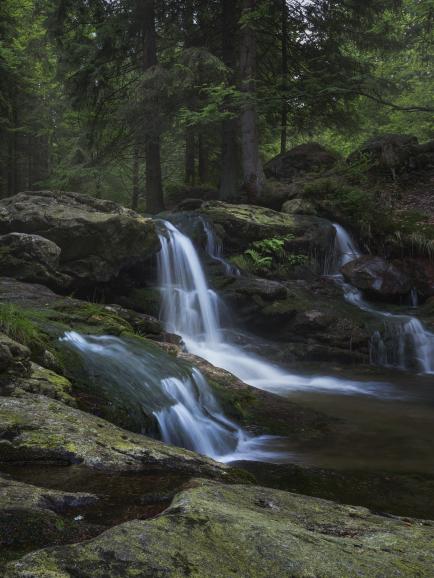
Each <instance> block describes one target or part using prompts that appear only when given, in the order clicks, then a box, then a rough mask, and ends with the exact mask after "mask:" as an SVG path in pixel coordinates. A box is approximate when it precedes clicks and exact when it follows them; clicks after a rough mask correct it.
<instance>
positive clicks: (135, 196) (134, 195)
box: [131, 145, 140, 211]
mask: <svg viewBox="0 0 434 578" xmlns="http://www.w3.org/2000/svg"><path fill="white" fill-rule="evenodd" d="M139 168H140V165H139V147H138V146H137V145H135V146H134V151H133V175H132V176H133V179H132V180H133V189H132V191H131V208H132V209H133V211H135V210H136V209H137V206H138V204H139V176H140V175H139Z"/></svg>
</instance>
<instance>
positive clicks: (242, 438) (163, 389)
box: [61, 331, 288, 462]
mask: <svg viewBox="0 0 434 578" xmlns="http://www.w3.org/2000/svg"><path fill="white" fill-rule="evenodd" d="M61 341H62V342H63V343H64V344H65V345H67V346H69V347H71V348H73V349H74V350H75V351H77V352H78V353H79V354H80V358H81V360H82V363H83V365H84V368H85V371H86V374H87V375H88V376H89V377H90V378H91V379H92V380H93V381H97V382H98V387H99V389H100V390H101V391H103V392H105V393H106V394H107V397H108V399H110V400H111V402H112V403H113V405H118V406H119V407H121V408H123V409H124V410H126V412H127V413H128V415H129V416H130V418H131V420H132V421H133V422H134V423H136V424H137V425H138V427H140V424H145V423H147V422H149V417H150V416H154V418H155V419H156V421H157V423H158V426H159V431H160V434H161V438H162V440H163V441H164V442H166V443H169V444H171V445H176V446H180V447H184V448H187V449H190V450H194V451H196V452H198V453H201V454H204V455H206V456H209V457H211V458H213V459H215V460H218V461H221V462H229V461H234V460H237V461H240V460H249V461H263V462H267V461H268V462H273V461H284V460H285V459H287V458H288V456H286V455H283V454H282V453H280V452H277V451H271V450H269V449H267V448H268V447H269V446H271V445H272V444H273V445H276V441H275V440H276V438H275V437H272V436H260V437H256V438H254V437H252V436H250V435H248V434H247V433H246V432H245V431H244V430H243V429H242V428H240V427H239V426H238V425H237V424H235V423H234V422H232V421H231V420H229V419H227V418H226V417H225V415H224V414H223V411H222V409H221V408H220V405H219V403H218V402H217V400H216V399H215V397H214V395H213V394H212V392H211V390H210V387H209V385H208V383H207V381H206V379H205V378H204V376H203V375H202V374H201V373H200V371H198V370H197V369H193V370H191V368H190V367H188V366H187V365H185V366H184V365H182V364H179V363H178V362H176V360H172V359H171V358H170V356H168V355H165V354H163V355H161V353H160V352H158V351H156V352H155V353H154V352H150V351H146V350H144V349H143V347H140V346H139V345H138V344H137V343H134V341H132V340H127V339H120V338H118V337H113V336H108V335H107V336H87V335H86V336H84V335H80V334H78V333H75V332H73V331H71V332H67V333H65V335H64V336H63V337H62V338H61ZM137 425H136V427H137ZM142 433H146V432H144V431H142Z"/></svg>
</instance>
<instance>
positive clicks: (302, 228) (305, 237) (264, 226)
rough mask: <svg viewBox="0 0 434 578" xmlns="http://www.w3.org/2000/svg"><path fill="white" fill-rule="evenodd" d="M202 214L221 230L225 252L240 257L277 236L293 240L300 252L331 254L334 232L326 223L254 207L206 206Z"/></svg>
mask: <svg viewBox="0 0 434 578" xmlns="http://www.w3.org/2000/svg"><path fill="white" fill-rule="evenodd" d="M200 214H201V215H203V216H204V217H206V218H207V219H208V220H209V221H210V222H211V223H212V224H213V225H214V226H218V227H220V231H221V232H222V237H223V239H222V240H223V243H224V248H225V252H227V253H229V254H231V253H240V252H242V251H243V250H245V249H246V248H248V247H249V245H250V244H251V243H253V242H254V241H260V240H262V239H269V238H272V237H276V236H288V235H290V236H293V237H294V240H293V242H292V245H293V247H294V249H297V250H298V251H300V252H303V251H304V252H307V253H309V252H310V251H312V252H313V251H318V252H326V251H328V250H329V248H330V246H331V244H332V243H333V240H334V237H335V234H336V232H335V229H334V227H333V225H332V224H331V223H329V222H328V221H326V220H325V219H321V218H319V217H315V216H308V215H288V214H284V213H279V212H278V211H273V210H271V209H266V208H264V207H258V206H255V205H231V204H228V203H222V202H209V203H204V204H203V205H202V208H201V209H200Z"/></svg>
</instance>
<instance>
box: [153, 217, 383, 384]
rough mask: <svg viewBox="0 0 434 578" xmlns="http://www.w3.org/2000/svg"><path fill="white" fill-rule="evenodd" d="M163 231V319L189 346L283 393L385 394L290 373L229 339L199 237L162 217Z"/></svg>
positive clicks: (248, 380) (160, 262)
mask: <svg viewBox="0 0 434 578" xmlns="http://www.w3.org/2000/svg"><path fill="white" fill-rule="evenodd" d="M159 237H160V242H161V251H160V253H159V255H158V271H159V285H160V290H161V296H162V307H161V320H162V322H163V323H164V325H165V327H166V329H167V330H168V331H170V332H172V333H177V334H178V335H180V336H181V337H182V339H183V342H184V344H185V346H186V349H187V350H188V351H189V352H191V353H193V354H195V355H198V356H199V357H202V358H204V359H206V360H207V361H209V362H210V363H212V364H213V365H215V366H217V367H221V368H223V369H226V370H227V371H229V372H231V373H232V374H234V375H235V376H237V377H238V378H240V379H241V380H242V381H244V382H245V383H247V384H249V385H252V386H253V387H256V388H258V389H263V390H267V391H270V392H273V393H277V394H279V395H287V394H288V392H290V391H294V390H301V389H308V390H310V391H313V390H318V391H335V390H340V391H341V392H342V393H346V394H354V393H359V394H367V395H381V392H380V389H381V388H380V386H379V385H378V384H372V383H359V382H353V381H348V380H343V379H336V378H334V377H328V376H320V377H319V376H314V377H304V376H301V375H296V374H289V373H288V372H286V371H284V370H283V369H281V368H280V367H277V366H276V365H273V364H271V363H268V362H267V361H265V360H263V359H261V358H260V357H259V356H256V355H253V354H251V353H247V352H246V351H244V350H243V348H242V347H240V346H239V345H235V344H234V343H231V342H230V341H229V340H227V339H225V331H224V328H223V327H222V326H221V323H220V311H221V307H222V304H221V301H220V298H219V297H218V295H217V294H216V293H215V292H214V291H212V290H211V289H210V288H209V287H208V285H207V282H206V278H205V274H204V271H203V268H202V265H201V263H200V260H199V257H198V254H197V251H196V249H195V247H194V245H193V243H192V242H191V240H190V239H189V238H188V237H186V236H185V235H184V234H183V233H181V231H179V230H178V229H177V228H176V227H175V226H174V225H172V224H171V223H168V222H166V221H161V232H160V234H159Z"/></svg>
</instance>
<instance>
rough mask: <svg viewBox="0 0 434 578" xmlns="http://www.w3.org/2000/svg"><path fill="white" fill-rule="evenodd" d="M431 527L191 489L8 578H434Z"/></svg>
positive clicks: (21, 564)
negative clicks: (150, 515)
mask: <svg viewBox="0 0 434 578" xmlns="http://www.w3.org/2000/svg"><path fill="white" fill-rule="evenodd" d="M433 540H434V523H433V522H424V521H420V520H414V519H403V518H386V517H382V516H376V515H373V514H372V513H370V512H369V510H366V509H364V508H356V507H351V506H341V505H338V504H335V503H333V502H328V501H325V500H320V499H317V498H309V497H306V496H300V495H296V494H290V493H286V492H281V491H277V490H269V489H266V488H262V487H258V486H240V485H236V486H225V485H222V484H220V483H215V482H207V481H206V482H205V481H203V480H194V481H193V482H191V483H190V486H189V488H188V489H186V490H185V491H183V492H181V493H180V494H178V495H177V496H176V497H175V499H174V501H173V502H172V505H171V507H170V508H168V509H167V510H165V512H164V513H163V514H161V515H160V516H159V517H157V518H154V519H152V520H148V521H132V522H128V523H126V524H122V525H120V526H117V527H115V528H112V529H110V530H108V531H107V532H105V533H104V534H102V535H100V536H98V537H97V538H95V539H93V540H90V541H88V542H85V543H82V544H76V545H72V546H64V547H57V548H50V549H48V550H40V551H38V552H35V553H33V554H30V555H28V556H26V557H24V558H22V559H21V560H20V561H18V562H15V563H12V564H10V565H9V567H8V570H7V571H6V575H5V576H6V578H24V577H26V578H29V577H33V576H35V577H36V576H38V577H47V578H48V577H52V578H54V577H56V578H72V577H76V576H80V578H120V577H125V576H140V577H153V578H158V577H163V576H164V577H167V576H173V577H183V576H191V577H195V578H201V577H203V578H205V577H209V578H211V577H212V578H228V577H229V576H240V577H241V576H242V577H247V576H249V577H250V576H251V577H255V578H270V577H279V578H281V577H282V578H283V577H288V578H289V577H291V578H295V577H300V578H301V577H308V576H312V577H313V576H317V577H319V576H321V577H322V578H337V577H341V576H342V577H345V578H352V577H358V578H359V577H366V578H376V577H378V578H380V577H382V578H384V577H386V576H387V577H388V578H393V577H395V576H396V577H400V578H403V577H410V576H412V577H416V576H431V575H432V568H433V567H434V553H433V549H432V544H433Z"/></svg>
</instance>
